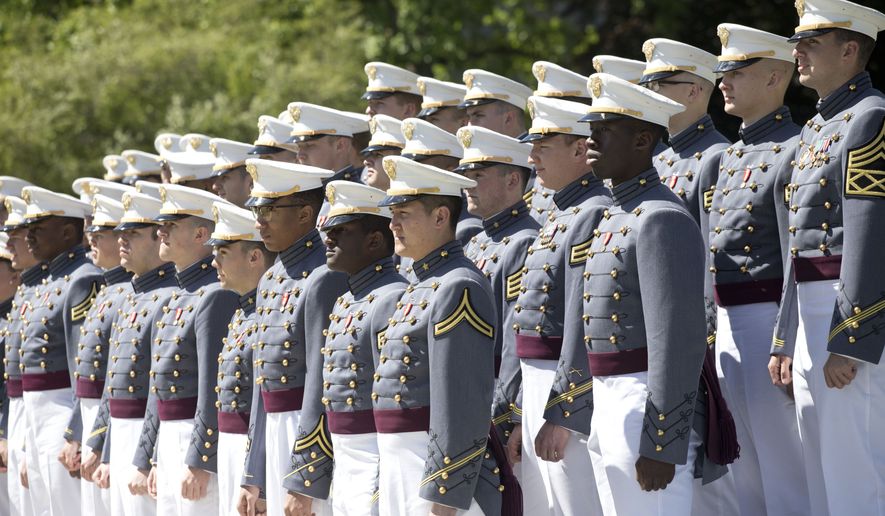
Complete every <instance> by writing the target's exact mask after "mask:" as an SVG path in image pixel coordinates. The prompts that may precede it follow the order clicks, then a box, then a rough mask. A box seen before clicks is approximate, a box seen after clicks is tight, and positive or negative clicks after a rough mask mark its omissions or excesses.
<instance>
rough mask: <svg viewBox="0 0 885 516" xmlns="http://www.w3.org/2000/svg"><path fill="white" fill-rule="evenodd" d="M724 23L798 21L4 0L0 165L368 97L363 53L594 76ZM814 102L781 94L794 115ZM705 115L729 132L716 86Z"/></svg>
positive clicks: (64, 183) (468, 1)
mask: <svg viewBox="0 0 885 516" xmlns="http://www.w3.org/2000/svg"><path fill="white" fill-rule="evenodd" d="M865 3H866V5H869V6H871V7H875V8H878V9H885V5H883V0H876V1H873V0H866V2H865ZM726 21H727V22H733V23H741V24H746V25H750V26H754V27H757V28H760V29H763V30H768V31H771V32H775V33H779V34H784V35H790V34H792V28H793V27H794V26H795V25H796V21H797V20H796V12H795V10H794V8H793V1H792V0H737V1H735V2H716V1H708V0H693V1H689V0H592V1H588V0H582V1H576V0H546V1H544V0H498V1H488V0H445V1H440V0H372V1H365V2H357V1H352V0H351V1H346V0H289V1H279V0H278V1H271V0H253V1H241V0H227V1H225V0H185V1H181V0H179V1H174V0H104V1H100V0H93V1H87V0H54V1H50V0H0V142H2V143H0V174H7V175H16V176H20V177H24V178H27V179H29V180H31V181H34V182H36V183H38V184H40V185H43V186H46V187H48V188H53V189H57V190H59V191H69V190H70V183H71V181H72V180H73V179H74V178H76V177H79V176H101V175H102V174H103V173H104V171H103V169H102V167H101V158H102V157H103V156H104V155H105V154H110V153H119V152H120V151H121V150H123V149H127V148H139V149H144V150H148V151H152V148H153V139H154V136H155V134H156V133H157V132H160V131H173V132H179V133H183V132H200V133H205V134H209V135H212V136H221V137H225V138H231V139H235V140H240V141H252V140H253V139H254V138H255V135H256V132H257V129H256V122H257V120H258V116H259V115H262V114H270V115H276V114H278V113H279V112H280V111H282V110H283V109H285V106H286V105H287V104H288V103H289V102H290V101H294V100H302V101H307V102H314V103H318V104H325V105H329V106H332V107H336V108H340V109H347V110H359V111H362V110H363V109H364V107H365V106H364V104H363V102H362V101H361V100H360V99H359V96H360V94H361V92H362V90H363V89H364V88H365V81H366V78H365V75H364V74H363V69H362V67H363V64H364V63H365V62H366V61H370V60H381V61H387V62H391V63H394V64H398V65H400V66H404V67H406V68H410V69H412V70H414V71H416V72H418V73H420V74H422V75H432V76H435V77H437V78H440V79H445V80H454V81H459V80H460V77H461V72H462V71H463V70H464V69H467V68H485V69H488V70H491V71H494V72H497V73H501V74H503V75H507V76H509V77H512V78H513V79H516V80H519V81H521V82H523V83H525V84H527V85H529V86H534V78H533V77H532V75H531V64H532V62H534V61H536V60H540V59H543V60H547V61H553V62H556V63H558V64H560V65H562V66H565V67H567V68H570V69H572V70H575V71H577V72H580V73H582V74H585V75H587V74H590V73H592V72H593V70H592V65H591V61H592V58H593V56H594V55H597V54H615V55H620V56H623V57H629V58H633V59H642V53H641V51H640V49H641V46H642V42H643V41H644V40H645V39H647V38H650V37H668V38H672V39H677V40H680V41H684V42H686V43H691V44H694V45H697V46H699V47H701V48H705V49H707V50H709V51H711V52H713V53H717V52H718V49H719V42H718V39H717V38H716V25H717V24H718V23H720V22H726ZM882 47H883V45H882V44H880V45H879V46H878V48H877V50H876V54H875V56H874V57H873V59H872V64H871V72H872V73H873V82H874V84H877V85H881V84H882V79H883V75H885V71H883V63H885V59H883V56H885V52H883V49H882ZM815 100H816V97H815V95H813V93H812V92H811V91H810V90H807V89H804V88H801V87H799V86H798V85H795V86H794V87H793V88H791V90H790V92H789V94H788V104H790V105H791V107H792V108H793V114H794V117H795V118H797V119H799V120H800V121H804V120H805V119H807V118H809V117H810V116H812V115H813V108H814V102H815ZM711 113H712V114H713V115H714V118H715V119H716V120H717V123H718V124H719V125H720V126H721V127H722V128H723V129H724V130H725V132H726V133H727V134H729V136H732V137H735V136H736V130H737V121H736V120H735V119H734V118H732V117H728V116H726V115H724V114H723V113H722V110H721V100H720V98H719V96H718V95H714V101H713V103H712V105H711Z"/></svg>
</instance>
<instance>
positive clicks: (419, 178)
mask: <svg viewBox="0 0 885 516" xmlns="http://www.w3.org/2000/svg"><path fill="white" fill-rule="evenodd" d="M383 165H384V172H385V173H386V174H387V176H388V177H389V178H390V188H388V189H387V196H388V198H390V197H398V196H415V195H447V196H452V197H461V190H462V189H464V188H473V187H474V186H476V181H474V180H472V179H468V178H466V177H464V176H462V175H461V174H456V173H454V172H449V171H447V170H443V169H441V168H437V167H434V166H431V165H425V164H423V163H419V162H417V161H412V160H410V159H408V158H404V157H402V156H386V157H385V158H384V161H383Z"/></svg>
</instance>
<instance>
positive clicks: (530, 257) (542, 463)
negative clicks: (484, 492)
mask: <svg viewBox="0 0 885 516" xmlns="http://www.w3.org/2000/svg"><path fill="white" fill-rule="evenodd" d="M531 105H532V110H533V113H534V116H535V117H534V119H533V120H532V130H531V132H530V133H529V134H528V135H526V137H525V140H526V141H530V142H531V143H532V151H531V153H530V154H529V163H530V164H532V165H533V166H534V167H535V170H536V171H537V174H538V177H539V178H540V180H541V181H542V182H543V183H544V184H545V185H546V186H547V187H548V188H551V189H553V190H554V191H555V192H556V194H555V195H554V196H553V202H554V204H555V206H556V209H555V210H554V211H551V212H548V214H547V220H546V221H545V223H544V226H543V227H542V228H541V231H540V233H539V234H538V236H537V237H536V238H535V240H534V241H533V242H532V244H531V245H530V246H529V248H528V250H527V251H526V254H527V256H526V260H525V263H524V265H523V267H522V268H521V269H520V270H518V271H516V272H515V273H514V272H511V273H510V276H508V278H507V284H508V290H510V291H511V292H518V295H517V299H516V304H515V305H514V307H513V310H514V312H515V313H514V314H513V325H512V326H510V327H509V328H507V331H509V332H512V333H513V337H512V338H513V339H514V340H515V342H516V356H517V357H519V359H520V368H521V372H522V384H521V386H520V393H519V395H518V397H517V400H516V402H515V404H514V407H513V420H514V422H515V423H518V426H516V427H515V428H514V430H513V433H512V434H511V435H510V440H509V441H508V443H507V447H508V451H509V452H510V457H511V460H513V461H517V460H521V461H522V466H521V470H520V473H521V477H520V480H521V482H522V485H523V486H524V489H523V504H524V509H525V513H526V514H547V513H550V514H599V513H600V509H599V499H598V496H597V494H596V489H594V486H595V484H596V483H595V481H594V480H593V479H594V477H593V466H592V464H591V463H590V459H589V457H588V456H587V453H586V452H585V450H586V449H587V436H588V435H589V434H590V418H591V416H592V414H593V403H592V399H591V397H592V392H591V390H590V389H591V388H592V385H593V383H592V379H591V377H590V373H589V371H588V368H587V357H586V353H585V352H583V350H581V349H580V347H579V346H577V345H576V344H577V343H579V342H580V338H581V337H582V336H583V333H582V330H583V326H582V325H583V322H582V320H581V309H580V306H579V305H580V304H579V303H578V301H577V300H578V299H580V298H581V295H582V294H583V291H582V290H581V282H582V278H581V274H582V272H583V266H584V260H585V259H586V254H585V252H584V251H585V250H586V248H587V246H588V245H589V242H590V241H591V240H592V239H593V229H595V228H596V225H597V224H598V223H599V219H600V218H601V217H602V213H603V211H604V210H605V209H606V208H607V207H608V206H610V205H611V198H610V196H609V191H608V189H607V188H606V187H605V186H603V184H602V181H601V180H599V179H598V178H596V177H595V176H594V175H593V173H592V169H591V167H590V166H588V165H587V163H586V159H587V158H586V156H585V154H586V152H587V147H586V143H585V142H586V137H587V135H588V134H589V132H588V128H587V126H586V124H579V123H578V122H577V121H578V119H579V118H581V117H582V116H583V115H584V114H585V113H586V110H587V106H586V105H584V104H579V103H577V102H571V101H567V100H559V99H553V98H546V97H532V103H531ZM560 361H562V363H565V364H568V367H566V368H564V369H563V370H564V372H565V374H563V375H559V376H557V375H556V370H557V363H558V362H560ZM551 391H552V392H551ZM520 456H521V459H520ZM600 481H602V479H600Z"/></svg>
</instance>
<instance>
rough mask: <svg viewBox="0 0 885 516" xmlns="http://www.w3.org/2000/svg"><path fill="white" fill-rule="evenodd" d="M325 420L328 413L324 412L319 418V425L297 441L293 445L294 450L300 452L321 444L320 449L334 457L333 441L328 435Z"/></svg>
mask: <svg viewBox="0 0 885 516" xmlns="http://www.w3.org/2000/svg"><path fill="white" fill-rule="evenodd" d="M325 421H326V415H325V414H323V415H321V416H320V418H319V420H317V426H316V427H314V429H313V430H311V431H310V433H309V434H307V435H306V436H304V437H303V438H301V439H298V440H297V441H295V446H293V447H292V451H293V452H300V451H304V450H306V449H308V448H310V447H311V446H314V445H316V446H319V447H320V450H322V451H323V453H325V454H326V455H327V456H328V457H329V458H330V459H331V458H334V457H335V455H334V454H333V453H332V441H331V440H329V436H328V435H326V431H325V425H324V424H323V423H324V422H325Z"/></svg>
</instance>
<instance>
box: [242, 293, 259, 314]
mask: <svg viewBox="0 0 885 516" xmlns="http://www.w3.org/2000/svg"><path fill="white" fill-rule="evenodd" d="M256 290H257V289H252V291H251V292H246V293H245V294H243V295H242V296H240V308H242V309H243V312H245V313H246V314H251V313H252V312H254V311H255V291H256Z"/></svg>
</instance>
